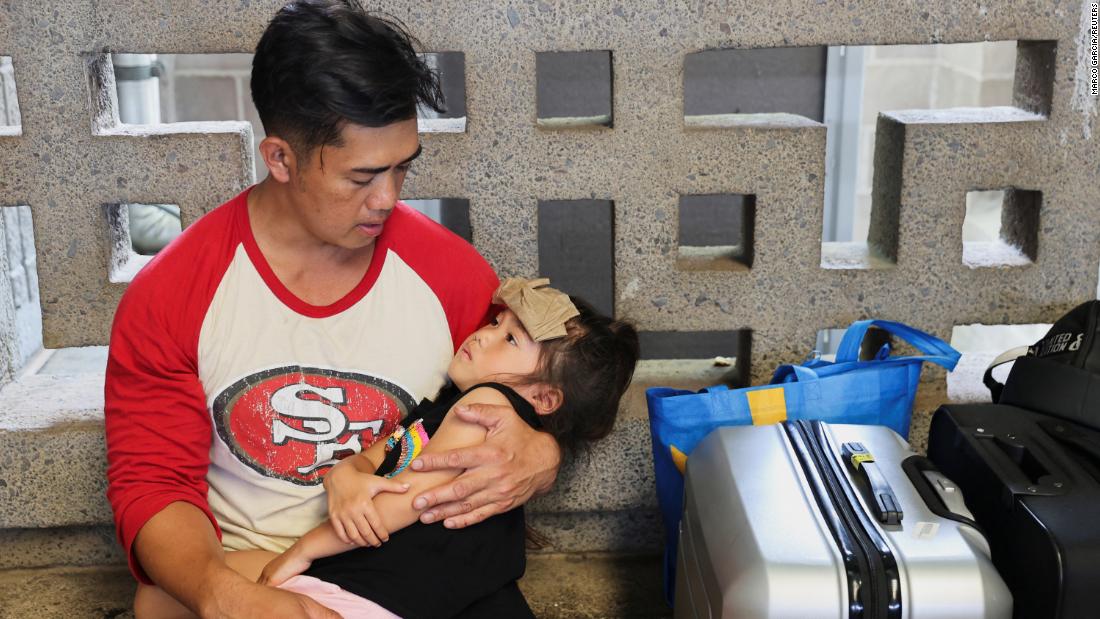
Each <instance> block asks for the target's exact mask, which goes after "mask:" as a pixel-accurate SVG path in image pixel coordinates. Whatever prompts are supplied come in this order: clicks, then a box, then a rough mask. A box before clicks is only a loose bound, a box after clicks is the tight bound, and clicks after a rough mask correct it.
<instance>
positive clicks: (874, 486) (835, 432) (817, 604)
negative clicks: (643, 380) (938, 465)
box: [675, 421, 1012, 619]
mask: <svg viewBox="0 0 1100 619" xmlns="http://www.w3.org/2000/svg"><path fill="white" fill-rule="evenodd" d="M1011 615H1012V597H1011V595H1010V593H1009V592H1008V589H1007V588H1006V587H1005V585H1004V582H1003V581H1002V580H1001V577H1000V576H999V575H998V574H997V572H996V570H995V569H994V568H993V565H992V563H991V562H990V559H989V545H988V544H987V543H986V540H985V537H984V536H983V535H982V533H981V531H980V529H979V528H978V527H977V525H975V524H974V522H973V519H972V517H971V515H970V512H969V511H967V509H966V506H965V504H964V502H963V499H962V496H961V493H960V491H959V489H958V488H957V487H956V486H955V485H954V484H953V483H952V482H951V481H950V480H948V479H947V478H945V477H944V476H943V475H941V474H940V473H939V472H938V471H936V470H935V467H934V466H933V465H932V464H931V462H930V461H928V459H927V458H924V457H922V456H918V455H916V454H914V453H913V452H912V451H911V450H910V449H909V445H908V444H907V443H906V442H905V441H904V440H903V439H902V438H901V437H900V436H898V435H897V434H896V433H895V432H894V431H893V430H890V429H889V428H886V427H882V426H857V425H830V424H825V423H821V422H806V421H794V422H787V423H783V424H778V425H771V426H742V427H730V428H720V429H718V430H715V431H714V432H713V433H711V434H710V435H709V436H707V437H706V438H705V439H704V440H703V441H702V442H700V443H699V445H698V446H697V447H696V448H695V450H694V451H693V452H692V454H691V457H690V458H689V459H688V465H687V478H686V480H685V497H684V514H683V518H682V519H681V523H680V544H679V553H678V556H677V564H676V587H675V616H676V617H677V618H678V619H688V618H694V617H698V618H710V617H723V618H732V617H737V618H756V617H761V618H763V617H767V618H770V619H787V618H789V619H816V618H832V617H841V618H857V617H858V618H860V619H876V618H882V619H968V618H971V617H974V618H977V617H983V618H987V619H993V618H997V617H1005V618H1007V617H1010V616H1011Z"/></svg>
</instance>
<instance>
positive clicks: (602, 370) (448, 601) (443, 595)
mask: <svg viewBox="0 0 1100 619" xmlns="http://www.w3.org/2000/svg"><path fill="white" fill-rule="evenodd" d="M548 281H549V280H533V281H531V280H520V279H510V280H507V281H505V283H504V284H503V285H502V286H501V287H500V289H499V290H498V291H497V294H496V298H495V299H494V301H495V302H496V303H498V304H503V305H504V306H506V309H504V310H503V311H501V312H500V313H499V314H498V315H497V316H496V317H495V318H494V319H493V320H492V321H490V323H489V324H487V325H485V326H484V327H482V328H481V329H478V330H477V331H475V332H474V333H473V334H472V335H470V337H468V338H467V339H466V341H465V342H463V343H462V346H461V347H460V348H459V349H458V352H457V353H456V354H455V356H454V358H453V359H452V360H451V364H450V366H449V368H448V371H447V374H448V376H449V377H450V378H451V381H452V385H450V386H449V387H447V388H445V389H444V390H443V391H442V392H441V393H440V394H439V397H438V398H437V399H436V401H435V402H428V401H427V400H425V401H424V402H422V403H421V404H420V406H418V407H417V408H416V409H415V410H413V411H412V412H411V413H410V414H409V415H408V417H407V418H406V420H405V421H404V422H402V427H401V428H399V429H398V430H397V432H395V433H394V434H393V436H391V437H390V438H389V439H388V440H386V441H379V442H378V443H376V444H375V445H374V446H372V447H371V448H369V449H366V450H364V451H363V452H361V453H359V454H357V455H355V456H351V457H349V458H348V459H346V460H344V461H343V462H341V463H340V464H339V465H337V466H338V467H348V466H354V467H355V468H357V469H359V470H360V471H365V472H374V473H375V475H377V477H375V478H374V479H373V480H372V481H368V482H366V483H364V482H362V481H359V482H358V483H359V484H361V485H362V487H361V488H360V490H361V491H362V492H364V493H366V494H367V495H368V496H374V495H375V494H376V493H377V492H379V491H381V490H382V489H385V490H390V489H391V488H392V484H388V483H387V482H386V480H384V479H383V477H388V478H392V479H393V480H394V481H397V482H399V483H401V484H402V486H401V487H402V488H404V489H405V490H411V492H407V493H403V494H397V493H393V492H386V493H383V494H378V495H377V496H376V497H375V498H374V500H373V503H374V508H375V510H377V512H378V516H379V517H380V519H381V522H382V525H383V528H384V529H385V530H387V531H391V532H393V531H396V533H394V534H393V535H392V537H390V539H389V541H387V542H386V543H384V544H382V545H381V546H378V547H373V548H371V547H367V548H364V547H359V546H355V545H350V544H346V543H344V542H342V541H340V537H339V536H338V535H337V532H336V530H335V529H334V526H333V525H334V523H336V524H337V526H341V527H346V528H349V529H350V528H352V527H356V526H358V527H364V526H367V525H366V524H365V522H363V521H360V523H362V524H358V525H357V524H356V520H355V519H356V518H360V517H361V516H362V511H361V510H351V509H334V510H332V512H331V513H330V519H329V520H328V521H326V522H325V523H323V524H321V525H319V526H318V527H316V528H315V529H313V530H312V531H310V532H309V533H307V534H306V535H305V536H303V537H302V538H301V539H300V540H298V542H297V543H295V544H294V545H293V546H292V547H291V548H289V549H288V550H287V551H286V552H284V553H283V554H281V555H279V556H277V557H276V558H275V559H274V560H272V561H271V562H270V563H269V564H268V565H267V566H266V567H265V568H264V570H263V574H262V575H261V577H260V582H261V583H263V584H269V585H274V586H281V587H283V588H286V589H289V590H292V591H297V592H299V593H304V594H306V595H309V596H310V597H313V598H314V599H316V600H317V601H318V602H320V603H321V604H324V605H326V606H328V607H329V608H332V609H333V610H335V611H337V612H339V613H341V614H342V615H343V616H344V617H348V618H350V617H387V618H392V617H405V618H406V619H411V618H415V617H450V616H455V615H458V614H459V613H461V612H462V610H463V609H464V608H466V607H467V606H469V605H470V604H472V603H473V602H475V601H478V600H481V599H482V598H484V597H485V596H488V595H490V594H494V593H498V592H499V591H500V590H501V589H503V588H505V587H512V588H514V583H515V581H516V580H518V579H519V577H520V576H522V575H523V572H524V569H525V547H524V538H525V525H524V516H523V509H522V508H516V509H513V510H511V511H509V512H506V513H503V514H500V515H497V516H494V517H492V518H489V519H487V520H485V521H483V522H480V523H478V524H475V525H472V526H469V527H466V528H464V529H457V530H449V529H445V528H444V527H443V525H442V523H435V524H430V525H425V524H422V523H420V522H419V520H418V519H419V516H420V511H419V510H416V509H414V508H413V506H412V497H413V496H415V495H416V493H417V492H419V491H421V490H424V489H427V488H431V487H433V486H436V485H438V484H441V483H444V482H446V481H448V480H450V479H453V478H454V477H456V476H457V475H458V474H459V473H461V471H460V470H450V471H435V472H429V473H420V472H414V471H412V470H407V469H406V467H407V466H408V465H409V463H410V462H412V460H413V459H414V458H415V457H416V456H417V455H419V453H420V452H421V450H422V449H423V450H426V451H429V452H434V451H444V450H449V449H455V448H459V447H465V446H470V445H476V444H478V443H480V442H482V441H483V440H484V439H485V434H486V430H485V429H484V428H483V427H481V426H479V425H476V424H473V423H468V422H465V421H463V420H462V419H460V418H459V417H458V416H456V415H450V414H448V412H449V411H450V410H451V409H452V408H453V407H455V406H458V405H464V404H471V403H487V404H504V405H510V406H511V407H513V408H514V409H515V411H516V413H518V414H519V416H520V417H521V418H522V419H523V420H524V421H526V422H527V423H529V424H530V425H531V426H533V427H535V428H538V429H541V430H543V431H546V432H549V433H550V434H552V435H553V436H554V437H555V439H557V441H558V444H559V445H560V446H561V447H562V449H563V451H565V452H574V451H576V450H577V449H578V448H579V447H581V446H583V445H584V444H586V443H588V442H591V441H595V440H598V439H600V438H603V437H605V436H607V434H608V433H609V432H610V431H611V427H612V425H613V423H614V421H615V415H616V413H617V412H618V406H619V399H620V398H621V397H622V395H623V393H624V392H625V391H626V388H627V386H628V385H629V383H630V379H631V376H632V375H633V373H634V366H635V364H636V363H637V360H638V335H637V332H636V331H635V329H634V327H633V326H631V325H630V324H628V323H625V322H620V321H616V320H613V319H611V318H608V317H605V316H601V315H599V314H597V313H596V312H595V311H594V310H593V309H592V308H591V307H590V306H589V305H588V304H587V303H585V302H583V301H581V300H579V299H576V298H572V297H568V296H566V295H565V294H563V293H561V292H559V291H557V290H554V289H553V288H548V287H546V284H547V283H548ZM333 472H336V469H335V468H334V471H333ZM330 474H331V473H330ZM368 479H370V478H368ZM372 486H374V487H372ZM353 512H354V513H353ZM399 529H400V530H399ZM345 537H347V535H345ZM299 574H304V575H299ZM322 581H323V582H322ZM517 595H518V591H517ZM520 603H521V604H522V600H520ZM524 608H525V605H524ZM529 612H530V611H529V610H528V611H527V613H528V614H529Z"/></svg>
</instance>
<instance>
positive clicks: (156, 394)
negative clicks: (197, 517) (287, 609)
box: [104, 194, 245, 583]
mask: <svg viewBox="0 0 1100 619" xmlns="http://www.w3.org/2000/svg"><path fill="white" fill-rule="evenodd" d="M243 195H245V194H242V196H243ZM239 199H240V198H238V200H239ZM230 213H231V211H230V209H228V208H222V209H218V210H216V211H214V212H212V213H210V214H208V215H207V216H205V217H204V218H202V219H200V220H199V221H197V222H195V223H194V224H192V225H191V226H189V227H188V229H187V230H185V231H184V233H183V235H181V236H180V238H179V239H177V241H176V242H174V243H173V244H172V245H169V246H168V247H167V248H165V249H164V250H161V252H160V254H158V255H157V257H156V258H155V259H154V260H153V261H152V262H151V263H150V264H149V265H147V266H146V267H145V268H144V269H142V271H141V272H140V273H139V274H138V275H137V277H136V278H135V279H134V281H133V282H132V283H131V284H130V285H129V287H128V288H127V290H126V293H125V294H124V295H123V297H122V301H121V302H120V303H119V306H118V310H117V311H116V312H115V318H114V324H113V325H112V328H111V345H110V352H109V354H108V359H107V375H106V382H105V385H104V417H105V423H106V434H107V499H108V501H109V502H110V503H111V508H112V510H113V511H114V517H115V530H116V532H117V535H118V540H119V542H120V543H121V544H122V547H123V549H125V551H126V554H127V557H128V558H129V564H130V570H131V572H133V574H134V576H135V577H136V578H137V579H138V580H139V581H140V582H144V583H149V582H150V581H149V578H148V576H147V575H146V574H145V571H144V570H143V569H142V568H141V565H139V564H138V561H137V558H136V557H135V556H134V552H133V543H134V538H135V537H136V536H137V534H138V531H140V530H141V528H142V527H143V526H144V525H145V523H146V522H148V520H149V519H150V518H152V517H153V516H154V515H155V514H157V513H158V512H159V511H161V510H162V509H164V508H165V507H167V506H168V505H169V504H170V503H174V502H176V501H186V502H188V503H191V504H192V505H194V506H196V507H198V508H199V509H201V510H202V511H203V512H204V513H205V514H206V516H207V518H209V519H210V523H211V525H212V526H213V527H214V530H215V531H216V533H217V535H218V537H219V539H220V537H221V530H220V529H219V528H218V524H217V521H216V520H215V519H214V515H213V514H212V513H211V511H210V506H209V505H208V503H207V499H206V494H207V484H206V471H207V467H208V466H209V464H210V445H211V441H212V440H213V435H212V428H211V425H212V424H211V421H210V415H209V413H208V412H207V407H206V395H205V392H204V390H203V387H202V384H201V383H200V382H199V377H198V362H197V359H198V334H199V329H200V328H201V326H202V320H203V318H204V317H205V314H206V311H207V309H208V308H209V304H210V300H211V298H212V297H213V293H214V290H215V289H216V288H217V285H218V283H219V282H220V279H221V276H222V275H223V274H224V272H225V266H226V265H227V264H228V257H229V256H231V251H230V249H231V247H232V240H231V234H232V231H231V230H229V227H228V225H227V223H226V220H227V215H229V214H230ZM219 248H221V249H222V251H218V249H219Z"/></svg>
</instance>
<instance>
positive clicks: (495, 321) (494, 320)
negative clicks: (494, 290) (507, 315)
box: [489, 316, 500, 327]
mask: <svg viewBox="0 0 1100 619" xmlns="http://www.w3.org/2000/svg"><path fill="white" fill-rule="evenodd" d="M489 324H491V325H493V326H494V327H495V326H497V325H498V324H500V321H499V320H497V317H496V316H493V318H492V319H491V320H490V321H489Z"/></svg>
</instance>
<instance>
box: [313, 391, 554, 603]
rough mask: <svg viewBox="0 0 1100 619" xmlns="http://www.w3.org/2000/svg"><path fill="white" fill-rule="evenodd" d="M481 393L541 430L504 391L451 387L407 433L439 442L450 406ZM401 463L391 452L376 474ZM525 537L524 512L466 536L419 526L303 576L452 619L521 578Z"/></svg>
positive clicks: (408, 421) (527, 409) (438, 526)
mask: <svg viewBox="0 0 1100 619" xmlns="http://www.w3.org/2000/svg"><path fill="white" fill-rule="evenodd" d="M478 387H491V388H493V389H496V390H497V391H499V392H501V393H502V394H504V396H505V397H506V398H508V401H509V402H510V403H511V404H512V407H513V408H514V409H515V410H516V413H518V414H519V416H520V418H522V419H523V420H524V421H526V422H527V423H528V424H530V425H531V426H532V427H534V428H538V427H539V419H538V415H537V414H536V413H535V409H534V407H532V406H531V404H530V403H529V402H528V401H527V400H524V399H523V397H522V396H520V395H519V394H518V393H516V392H515V391H514V390H512V389H511V388H510V387H507V386H506V385H501V384H499V383H483V384H480V385H475V386H474V387H471V388H470V389H468V390H467V391H466V392H462V393H459V391H458V390H457V389H456V388H454V387H453V386H450V387H447V388H445V389H444V390H443V391H442V392H440V394H439V396H438V397H437V398H436V401H435V402H430V401H428V400H424V401H423V402H421V403H420V405H419V406H417V407H416V408H415V409H413V411H412V412H410V413H409V415H408V416H407V417H406V418H405V420H404V421H402V427H404V428H406V429H408V428H409V427H411V426H412V425H413V424H415V423H416V422H417V421H420V420H422V423H423V427H424V430H425V431H426V432H427V434H428V436H432V435H434V434H435V432H436V430H438V429H439V425H440V424H441V423H443V418H444V417H446V416H447V412H448V411H449V410H450V409H451V406H453V405H454V403H455V402H457V401H458V400H459V398H461V397H462V396H463V395H465V394H466V393H468V392H469V391H473V390H474V389H477V388H478ZM400 459H401V449H392V450H390V451H389V452H388V453H387V454H386V458H385V459H384V461H383V463H382V465H381V466H380V467H379V468H378V470H377V471H376V472H375V474H376V475H386V474H388V473H390V472H391V471H393V470H394V468H395V466H397V465H398V464H400V462H399V460H400ZM410 498H411V497H410ZM525 531H526V527H525V523H524V517H523V508H522V507H517V508H515V509H513V510H511V511H508V512H505V513H503V514H498V515H496V516H493V517H492V518H488V519H486V520H484V521H482V522H480V523H478V524H475V525H472V526H469V527H466V528H464V529H447V528H445V527H444V526H443V523H442V522H435V523H432V524H423V523H421V522H415V523H413V524H411V525H409V526H408V527H405V528H404V529H401V530H400V531H397V532H396V533H393V534H392V535H390V541H388V542H386V543H384V544H382V546H381V547H379V548H356V549H355V550H350V551H348V552H344V553H341V554H338V555H334V556H331V557H325V558H322V559H317V560H316V561H314V562H313V565H312V566H311V567H310V568H309V569H308V570H306V572H305V575H307V576H313V577H314V578H319V579H321V580H324V581H327V582H330V583H333V584H335V585H337V586H339V587H340V588H342V589H344V590H345V591H350V592H351V593H354V594H356V595H358V596H361V597H364V598H367V599H369V600H372V601H374V602H375V603H377V604H379V605H381V606H383V607H385V608H386V609H387V610H389V611H390V612H392V613H394V614H396V615H399V616H401V617H403V618H405V619H419V618H421V617H424V618H432V619H434V618H442V617H452V616H455V615H458V614H459V613H460V612H462V611H463V609H465V608H467V607H468V606H470V605H471V604H473V603H474V602H477V601H478V600H481V599H482V598H485V597H486V596H489V595H491V594H494V593H496V592H498V591H499V590H500V589H502V588H503V587H505V586H507V585H509V584H510V583H513V582H515V581H516V580H518V579H519V578H520V577H521V576H523V572H524V570H525V569H526V565H527V563H526V555H525V546H524V539H525ZM528 612H529V611H528Z"/></svg>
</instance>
